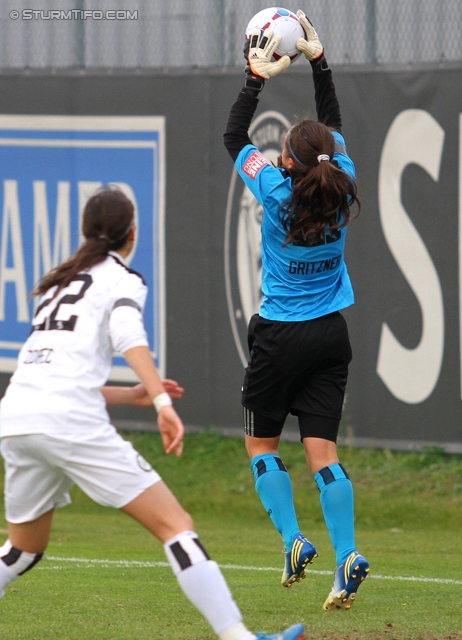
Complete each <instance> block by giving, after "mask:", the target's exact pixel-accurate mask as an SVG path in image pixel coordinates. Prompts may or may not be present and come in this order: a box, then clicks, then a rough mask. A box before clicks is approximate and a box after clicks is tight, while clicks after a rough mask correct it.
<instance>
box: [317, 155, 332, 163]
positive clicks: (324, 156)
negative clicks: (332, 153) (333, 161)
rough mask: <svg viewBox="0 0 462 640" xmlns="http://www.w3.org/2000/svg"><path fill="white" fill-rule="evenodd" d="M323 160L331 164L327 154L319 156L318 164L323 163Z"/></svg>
mask: <svg viewBox="0 0 462 640" xmlns="http://www.w3.org/2000/svg"><path fill="white" fill-rule="evenodd" d="M323 160H327V162H329V160H330V157H329V156H328V155H327V154H326V153H321V154H320V155H319V156H318V162H322V161H323Z"/></svg>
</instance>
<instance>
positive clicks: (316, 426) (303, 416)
mask: <svg viewBox="0 0 462 640" xmlns="http://www.w3.org/2000/svg"><path fill="white" fill-rule="evenodd" d="M296 415H297V417H298V426H299V428H300V440H301V441H302V442H303V438H321V439H322V440H329V441H330V442H334V443H335V444H337V436H338V429H339V426H340V418H334V417H331V416H323V415H316V414H313V413H304V412H303V411H299V412H297V413H296Z"/></svg>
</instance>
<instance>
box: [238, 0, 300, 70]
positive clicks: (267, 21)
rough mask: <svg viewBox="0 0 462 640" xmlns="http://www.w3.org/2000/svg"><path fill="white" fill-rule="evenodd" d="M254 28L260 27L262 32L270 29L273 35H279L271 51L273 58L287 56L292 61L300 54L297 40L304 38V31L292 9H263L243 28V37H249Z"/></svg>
mask: <svg viewBox="0 0 462 640" xmlns="http://www.w3.org/2000/svg"><path fill="white" fill-rule="evenodd" d="M255 29H260V31H261V32H262V33H263V31H264V30H265V29H271V31H272V32H273V33H274V35H278V36H281V42H280V43H279V45H278V47H277V49H276V50H275V51H274V53H273V58H272V59H273V60H279V58H282V56H289V58H290V62H291V63H292V62H295V60H297V59H298V58H299V57H300V56H301V51H299V50H298V49H297V40H298V39H299V38H304V37H305V32H304V31H303V29H302V27H301V25H300V23H299V21H298V19H297V16H296V15H295V13H292V11H289V10H288V9H282V8H281V7H270V8H269V9H263V11H259V12H258V13H257V14H255V15H254V17H253V18H252V19H251V20H250V22H249V24H248V25H247V28H246V30H245V37H246V38H247V39H248V38H250V36H251V34H252V31H254V30H255Z"/></svg>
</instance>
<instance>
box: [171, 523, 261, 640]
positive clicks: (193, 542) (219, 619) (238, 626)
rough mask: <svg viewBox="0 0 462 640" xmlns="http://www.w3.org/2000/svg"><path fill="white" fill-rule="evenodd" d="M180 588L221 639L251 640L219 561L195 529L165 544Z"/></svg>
mask: <svg viewBox="0 0 462 640" xmlns="http://www.w3.org/2000/svg"><path fill="white" fill-rule="evenodd" d="M164 549H165V553H166V555H167V558H168V561H169V562H170V565H171V567H172V569H173V573H174V574H175V576H176V578H177V580H178V582H179V584H180V587H181V588H182V589H183V592H184V594H185V595H186V597H187V598H188V599H189V600H190V602H191V603H192V604H193V605H194V606H195V607H196V608H197V609H199V611H200V612H201V613H202V615H203V616H204V617H205V618H206V620H207V621H208V622H209V624H210V626H211V627H212V628H213V630H214V631H215V633H216V634H217V635H218V636H219V637H220V638H221V640H254V638H255V635H254V634H253V633H251V632H250V631H248V630H247V628H246V627H245V625H244V624H243V623H242V615H241V612H240V611H239V609H238V607H237V605H236V603H235V602H234V600H233V597H232V595H231V592H230V590H229V588H228V585H227V584H226V581H225V579H224V577H223V575H222V573H221V571H220V568H219V567H218V564H217V563H216V562H214V561H213V560H210V558H209V556H208V555H207V552H206V551H205V549H204V548H203V546H202V545H201V543H200V541H199V538H198V537H197V534H196V533H194V531H184V532H183V533H180V534H179V535H177V536H175V537H174V538H172V539H171V540H168V541H167V542H166V543H165V545H164Z"/></svg>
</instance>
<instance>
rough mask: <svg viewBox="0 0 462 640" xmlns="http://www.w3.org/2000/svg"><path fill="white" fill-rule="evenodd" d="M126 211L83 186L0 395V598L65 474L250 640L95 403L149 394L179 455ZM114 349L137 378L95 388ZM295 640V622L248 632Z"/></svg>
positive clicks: (144, 399) (65, 491)
mask: <svg viewBox="0 0 462 640" xmlns="http://www.w3.org/2000/svg"><path fill="white" fill-rule="evenodd" d="M133 214H134V208H133V204H132V203H131V202H130V200H128V198H127V197H126V196H125V195H124V194H123V193H122V192H121V191H119V190H118V189H113V188H104V189H102V190H101V191H100V192H98V193H97V194H95V195H94V196H93V197H92V198H90V200H89V201H88V203H87V205H86V207H85V210H84V213H83V225H82V230H83V235H84V237H85V242H84V243H83V245H82V246H81V247H80V249H79V250H78V251H77V253H76V254H75V256H73V257H72V258H71V259H70V260H68V261H67V262H65V263H64V264H62V265H60V266H59V267H56V268H55V269H53V270H52V271H50V272H49V273H48V274H46V275H45V276H44V278H43V279H42V280H41V282H40V283H39V284H38V285H37V287H36V289H35V290H34V292H33V293H34V295H38V296H40V301H39V304H38V307H37V311H36V314H35V317H34V320H33V324H32V331H31V334H30V336H29V338H28V339H27V340H26V342H25V344H24V346H23V348H22V349H21V352H20V354H19V358H18V367H17V369H16V371H15V373H14V374H13V376H12V378H11V381H10V384H9V386H8V389H7V391H6V394H5V396H4V398H3V399H2V401H1V403H0V436H1V453H2V456H3V458H4V460H5V470H6V480H5V511H6V519H7V521H8V534H9V537H8V540H7V541H6V542H5V544H4V545H3V546H2V547H0V597H2V596H3V595H4V593H5V587H7V586H8V585H9V584H10V583H11V582H13V581H14V580H16V579H17V578H18V577H19V576H21V575H22V574H23V573H25V572H26V571H28V570H29V569H31V568H32V567H33V566H34V565H35V564H36V563H37V562H38V561H39V560H40V559H41V558H42V556H43V554H44V552H45V550H46V547H47V545H48V541H49V536H50V531H51V525H52V519H53V512H54V509H55V508H56V507H60V506H64V505H66V504H68V503H69V502H70V496H69V490H70V488H71V486H72V485H73V484H74V483H75V484H77V485H78V486H79V487H80V488H81V489H82V490H83V491H85V493H87V495H89V496H90V497H91V498H93V499H94V500H95V501H96V502H98V503H99V504H102V505H104V506H112V507H115V508H118V509H121V510H122V511H124V512H125V513H127V514H128V515H129V516H131V517H132V518H134V519H135V520H137V521H138V522H139V523H140V524H142V525H143V526H144V527H146V528H147V529H148V530H149V531H150V532H151V533H152V534H153V535H154V536H156V537H157V538H158V539H159V540H160V541H161V542H162V543H163V544H164V549H165V553H166V555H167V558H168V560H169V562H170V565H171V567H172V569H173V571H174V574H175V576H176V577H177V579H178V582H179V584H180V586H181V588H182V589H183V591H184V593H185V595H186V596H187V597H188V598H189V600H190V601H191V602H192V603H193V604H194V605H195V606H196V607H197V608H198V609H199V611H200V612H201V613H202V614H203V615H204V616H205V618H206V619H207V620H208V622H209V623H210V625H211V626H212V628H213V629H214V631H215V632H216V634H217V635H218V636H219V637H220V638H221V640H255V638H257V636H256V635H255V634H253V633H251V632H250V631H249V630H248V629H247V628H246V626H245V625H244V624H243V622H242V616H241V613H240V611H239V609H238V607H237V605H236V604H235V602H234V600H233V598H232V595H231V593H230V591H229V589H228V586H227V584H226V582H225V580H224V578H223V576H222V574H221V572H220V569H219V567H218V565H217V563H216V562H213V561H212V560H211V559H210V558H209V556H208V555H207V552H206V551H205V549H204V548H203V546H202V545H201V543H200V541H199V539H198V536H197V534H196V533H195V532H194V524H193V521H192V518H191V516H190V515H189V514H188V513H187V512H186V511H185V510H184V509H183V508H182V507H181V505H180V504H179V503H178V501H177V500H176V498H175V496H174V495H173V494H172V493H171V491H170V490H169V489H168V487H167V485H166V484H165V483H164V482H163V481H162V480H161V478H160V476H159V475H158V473H157V472H156V471H155V470H154V469H152V467H151V465H150V464H149V463H148V462H147V461H146V460H144V458H142V456H140V454H139V453H138V452H137V451H135V449H134V448H133V446H132V445H131V443H129V442H127V441H125V440H124V439H123V438H122V437H121V436H120V435H119V434H118V433H117V432H116V430H115V428H114V427H113V426H112V425H111V424H110V421H109V416H108V413H107V411H106V404H121V403H129V404H135V405H142V406H143V405H144V406H145V405H147V404H150V403H151V402H152V403H153V404H154V406H155V408H156V410H157V422H158V426H159V431H160V433H161V436H162V441H163V444H164V448H165V451H166V453H172V452H175V453H176V455H177V456H180V455H181V453H182V447H183V435H184V426H183V423H182V421H181V419H180V417H179V416H178V414H177V413H176V411H175V410H174V408H173V406H172V401H171V398H170V396H169V394H168V393H167V391H170V393H171V394H172V396H174V397H175V396H176V397H178V396H181V392H182V390H181V388H180V387H179V386H178V385H177V384H176V383H175V382H174V381H168V380H167V381H164V383H163V382H162V381H161V379H160V377H159V374H158V372H157V369H156V367H155V364H154V362H153V360H152V357H151V354H150V351H149V345H148V340H147V337H146V332H145V329H144V324H143V318H142V311H143V307H144V303H145V299H146V293H147V288H146V285H145V284H144V282H143V279H142V277H141V276H140V275H139V274H137V273H136V272H134V271H132V270H130V269H129V268H128V267H127V266H126V264H125V262H124V259H125V258H126V257H127V256H128V255H129V254H130V252H131V250H132V248H133V244H134V240H135V233H136V229H135V227H134V223H133V221H134V215H133ZM114 352H120V353H123V355H124V357H125V359H126V360H127V362H128V364H129V365H130V366H131V367H132V369H133V370H134V371H135V373H136V374H137V375H138V377H139V378H140V380H141V383H142V384H141V385H137V386H135V387H131V388H130V387H106V386H104V385H105V382H106V380H107V378H108V375H109V371H110V368H111V361H112V355H113V353H114ZM303 637H305V636H304V629H303V625H293V626H292V627H290V628H289V629H286V630H285V631H283V632H282V633H281V634H276V635H271V636H262V635H259V636H258V638H261V639H263V638H266V639H269V638H273V639H274V640H279V639H280V640H300V639H301V638H303Z"/></svg>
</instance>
